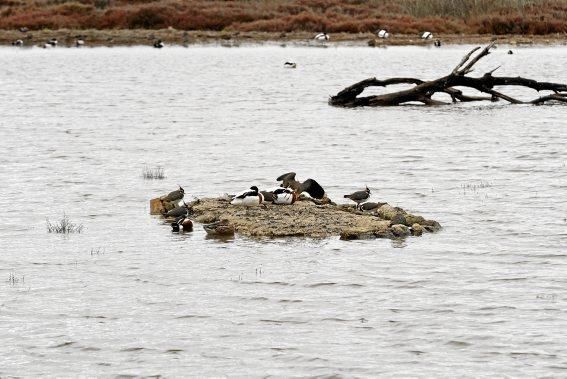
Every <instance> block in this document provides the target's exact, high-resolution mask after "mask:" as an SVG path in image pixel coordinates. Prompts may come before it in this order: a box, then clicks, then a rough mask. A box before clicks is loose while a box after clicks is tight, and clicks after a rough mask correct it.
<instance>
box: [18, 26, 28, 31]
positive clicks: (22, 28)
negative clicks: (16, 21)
mask: <svg viewBox="0 0 567 379" xmlns="http://www.w3.org/2000/svg"><path fill="white" fill-rule="evenodd" d="M29 31H30V30H29V29H28V28H26V27H25V26H23V27H21V28H20V32H22V33H27V32H29Z"/></svg>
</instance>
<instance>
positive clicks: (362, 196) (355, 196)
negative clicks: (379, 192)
mask: <svg viewBox="0 0 567 379" xmlns="http://www.w3.org/2000/svg"><path fill="white" fill-rule="evenodd" d="M369 197H370V188H368V186H366V189H365V190H363V191H356V192H353V193H351V194H350V195H344V198H345V199H351V200H352V201H354V202H355V203H357V204H360V203H362V202H364V201H366V200H368V198H369Z"/></svg>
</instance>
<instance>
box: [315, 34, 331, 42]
mask: <svg viewBox="0 0 567 379" xmlns="http://www.w3.org/2000/svg"><path fill="white" fill-rule="evenodd" d="M313 39H315V40H317V41H328V40H329V35H328V34H327V33H325V32H323V33H319V34H317V35H316V36H315V38H313Z"/></svg>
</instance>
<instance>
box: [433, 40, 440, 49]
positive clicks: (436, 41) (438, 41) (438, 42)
mask: <svg viewBox="0 0 567 379" xmlns="http://www.w3.org/2000/svg"><path fill="white" fill-rule="evenodd" d="M433 44H434V45H435V47H441V40H439V39H436V40H435V42H433Z"/></svg>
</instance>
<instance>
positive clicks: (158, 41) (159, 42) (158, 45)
mask: <svg viewBox="0 0 567 379" xmlns="http://www.w3.org/2000/svg"><path fill="white" fill-rule="evenodd" d="M164 46H165V45H164V44H163V42H162V41H161V39H158V40H157V41H155V42H154V47H155V48H156V49H161V48H162V47H164Z"/></svg>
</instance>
